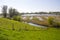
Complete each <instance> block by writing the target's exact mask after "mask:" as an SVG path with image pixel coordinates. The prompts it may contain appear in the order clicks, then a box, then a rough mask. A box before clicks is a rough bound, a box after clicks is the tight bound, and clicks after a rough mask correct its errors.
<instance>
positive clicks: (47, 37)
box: [0, 18, 60, 40]
mask: <svg viewBox="0 0 60 40" xmlns="http://www.w3.org/2000/svg"><path fill="white" fill-rule="evenodd" d="M0 40H60V29H57V28H48V29H42V28H39V27H35V26H31V25H29V24H25V23H22V22H17V21H14V20H9V19H6V18H0Z"/></svg>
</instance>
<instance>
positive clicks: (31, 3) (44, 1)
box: [0, 0, 60, 12]
mask: <svg viewBox="0 0 60 40" xmlns="http://www.w3.org/2000/svg"><path fill="white" fill-rule="evenodd" d="M3 5H7V6H8V8H10V7H12V8H15V9H17V10H18V11H19V12H41V11H44V12H49V11H59V12H60V0H0V12H1V9H2V7H3Z"/></svg>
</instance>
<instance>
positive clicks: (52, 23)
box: [48, 17, 60, 28]
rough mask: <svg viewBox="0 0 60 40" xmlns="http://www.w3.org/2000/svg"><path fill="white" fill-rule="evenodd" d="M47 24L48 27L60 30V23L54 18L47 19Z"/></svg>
mask: <svg viewBox="0 0 60 40" xmlns="http://www.w3.org/2000/svg"><path fill="white" fill-rule="evenodd" d="M48 23H49V26H53V27H56V28H60V22H59V21H58V20H57V19H56V18H54V17H49V18H48Z"/></svg>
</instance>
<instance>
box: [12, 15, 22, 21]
mask: <svg viewBox="0 0 60 40" xmlns="http://www.w3.org/2000/svg"><path fill="white" fill-rule="evenodd" d="M13 20H15V21H21V17H20V16H14V17H13Z"/></svg>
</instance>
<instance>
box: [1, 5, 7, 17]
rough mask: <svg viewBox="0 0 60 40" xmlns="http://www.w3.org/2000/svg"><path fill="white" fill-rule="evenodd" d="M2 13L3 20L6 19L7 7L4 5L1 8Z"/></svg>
mask: <svg viewBox="0 0 60 40" xmlns="http://www.w3.org/2000/svg"><path fill="white" fill-rule="evenodd" d="M2 13H3V16H4V18H6V17H7V6H6V5H4V6H3V8H2Z"/></svg>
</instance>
